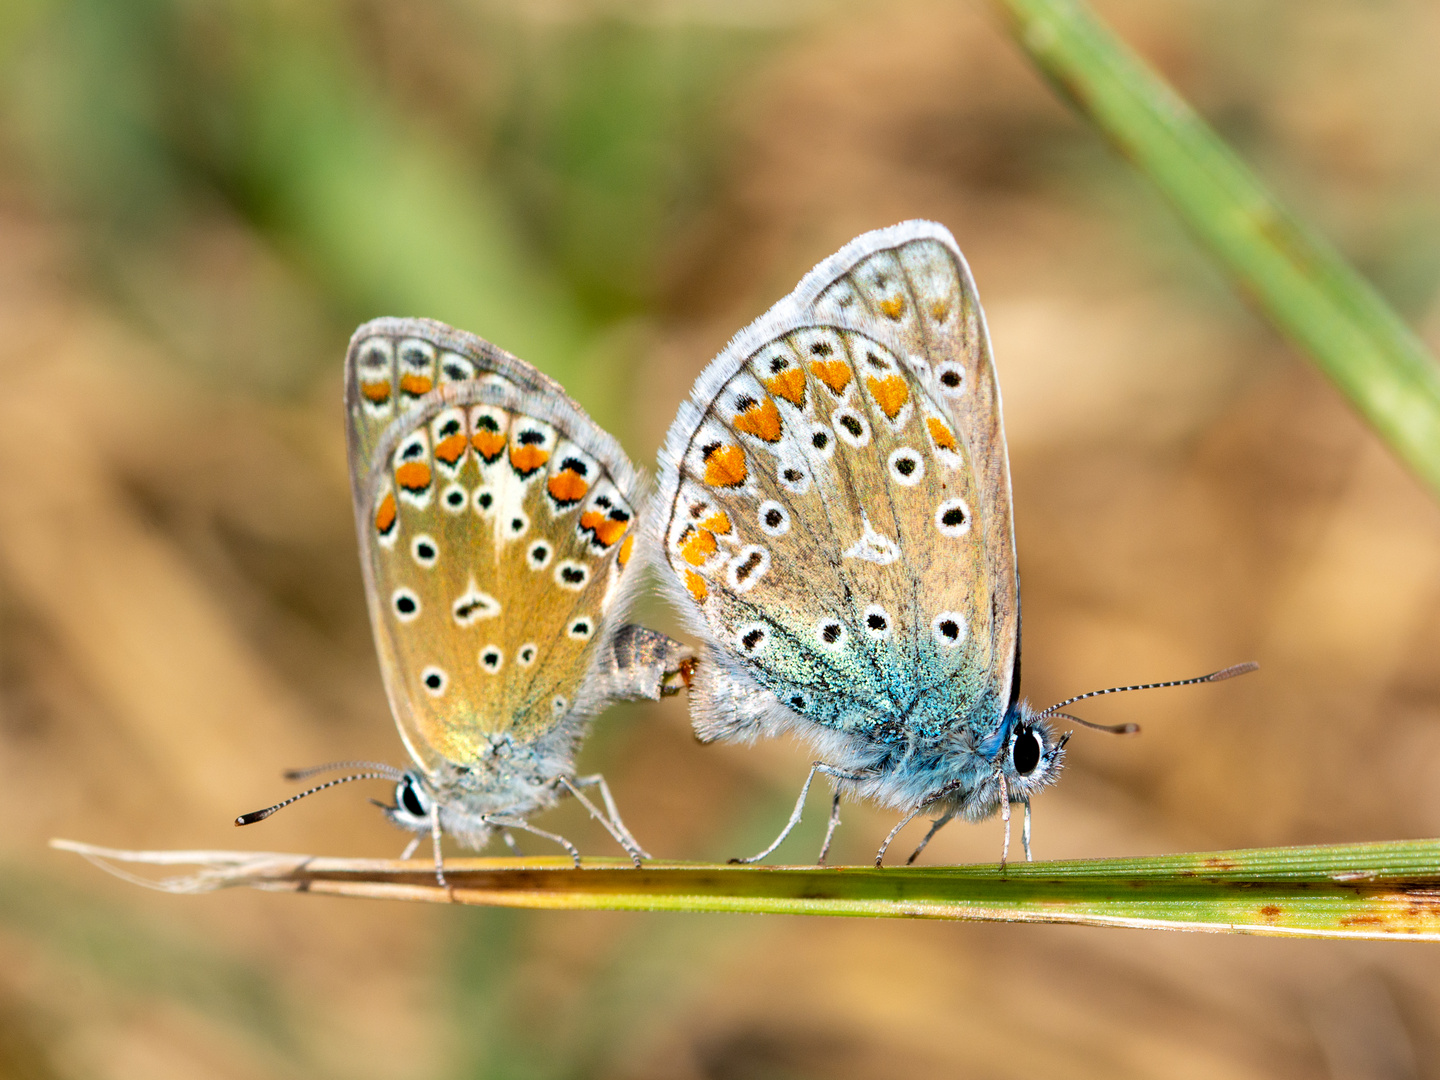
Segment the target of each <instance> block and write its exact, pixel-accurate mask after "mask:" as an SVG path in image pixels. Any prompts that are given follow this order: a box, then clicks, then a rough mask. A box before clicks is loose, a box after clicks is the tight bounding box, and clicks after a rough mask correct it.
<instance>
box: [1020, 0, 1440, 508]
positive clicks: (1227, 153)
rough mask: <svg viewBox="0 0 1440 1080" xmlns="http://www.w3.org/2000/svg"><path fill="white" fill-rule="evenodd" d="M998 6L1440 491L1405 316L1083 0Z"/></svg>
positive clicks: (1436, 393) (1425, 386)
mask: <svg viewBox="0 0 1440 1080" xmlns="http://www.w3.org/2000/svg"><path fill="white" fill-rule="evenodd" d="M994 2H995V3H996V5H997V6H998V8H999V9H1000V10H1001V11H1002V12H1003V13H1004V15H1005V17H1006V19H1007V21H1008V22H1009V24H1010V27H1011V29H1012V31H1013V33H1014V36H1015V38H1016V40H1017V41H1018V42H1019V43H1020V45H1021V46H1022V47H1023V48H1024V49H1025V51H1026V52H1027V53H1028V54H1029V55H1030V58H1031V59H1032V60H1033V61H1034V62H1035V63H1036V64H1037V65H1038V66H1039V68H1040V69H1041V71H1042V72H1044V74H1045V75H1046V76H1048V77H1049V78H1050V80H1051V81H1052V82H1053V83H1054V84H1055V85H1056V86H1057V87H1058V88H1059V90H1060V91H1061V92H1062V93H1063V94H1064V95H1066V96H1067V97H1068V98H1070V100H1071V101H1072V102H1074V104H1075V105H1076V106H1077V107H1078V108H1079V109H1080V111H1081V112H1082V113H1083V114H1084V115H1085V116H1086V117H1087V118H1088V119H1089V120H1090V121H1091V122H1092V123H1093V124H1094V125H1095V126H1096V127H1098V128H1099V129H1100V130H1101V131H1102V132H1103V133H1104V134H1105V135H1106V137H1107V138H1109V140H1110V141H1111V142H1112V143H1113V144H1114V145H1115V146H1116V147H1117V148H1118V149H1119V150H1120V152H1121V153H1122V154H1124V155H1125V156H1126V157H1128V158H1129V159H1130V160H1131V161H1132V162H1133V163H1134V164H1135V165H1136V167H1137V168H1139V170H1140V171H1141V172H1142V173H1144V174H1145V176H1147V177H1148V178H1149V179H1150V180H1151V181H1152V182H1153V183H1154V184H1155V185H1156V187H1158V188H1159V189H1160V191H1161V193H1162V194H1163V195H1164V196H1165V197H1166V198H1167V199H1168V200H1169V201H1170V203H1171V205H1172V206H1173V207H1174V208H1175V209H1176V210H1177V211H1178V212H1179V214H1180V216H1181V217H1182V218H1183V219H1184V221H1185V223H1186V224H1187V225H1188V226H1189V227H1190V229H1191V230H1192V231H1193V232H1194V233H1195V235H1196V236H1198V237H1199V238H1200V240H1201V241H1202V243H1204V245H1205V246H1206V247H1207V248H1208V249H1209V250H1210V252H1211V253H1212V254H1213V255H1214V256H1215V257H1216V258H1217V259H1219V261H1220V263H1221V264H1222V266H1223V267H1224V269H1225V270H1226V272H1227V273H1228V274H1229V275H1230V276H1231V277H1232V278H1233V279H1234V280H1235V281H1236V282H1237V283H1238V284H1239V286H1240V288H1241V289H1242V290H1243V291H1244V292H1245V293H1246V294H1247V295H1248V296H1249V297H1250V298H1251V299H1252V301H1253V302H1254V303H1255V304H1256V305H1257V306H1258V307H1259V308H1260V310H1261V311H1263V312H1264V313H1265V314H1266V315H1267V316H1268V317H1269V318H1270V320H1271V321H1272V322H1273V323H1274V324H1275V325H1276V326H1277V327H1278V328H1279V329H1280V331H1281V332H1282V333H1284V334H1285V335H1286V336H1287V337H1288V338H1290V340H1291V341H1292V342H1294V343H1295V344H1296V345H1297V346H1299V347H1300V348H1301V349H1302V350H1304V351H1305V352H1306V353H1308V354H1309V356H1310V357H1311V358H1312V359H1313V360H1314V361H1315V363H1316V364H1318V365H1319V367H1320V369H1321V370H1322V371H1324V372H1325V374H1326V375H1328V376H1329V378H1330V379H1331V381H1332V382H1334V383H1335V385H1336V386H1338V387H1339V388H1340V390H1341V391H1342V392H1343V393H1344V394H1345V395H1346V396H1347V397H1348V398H1349V399H1350V401H1351V402H1352V403H1353V404H1354V406H1355V407H1356V408H1357V409H1358V410H1359V411H1360V413H1361V415H1362V416H1364V417H1365V418H1366V419H1367V420H1368V421H1369V422H1370V424H1371V425H1372V426H1373V427H1374V428H1375V430H1376V431H1377V432H1379V434H1380V435H1381V437H1382V438H1384V439H1385V440H1386V441H1387V442H1388V443H1389V444H1390V446H1391V448H1392V449H1393V450H1394V451H1395V453H1396V454H1398V455H1399V456H1400V458H1401V459H1402V460H1404V461H1405V462H1406V463H1407V464H1408V465H1409V466H1410V468H1412V469H1413V470H1414V471H1415V473H1416V474H1418V475H1419V476H1420V477H1421V479H1423V480H1424V481H1425V482H1426V483H1427V484H1429V485H1430V487H1431V488H1432V489H1433V490H1435V491H1436V492H1437V493H1440V367H1437V365H1436V363H1435V360H1434V358H1433V357H1432V356H1431V355H1430V353H1429V352H1428V351H1427V350H1426V348H1425V346H1424V345H1423V344H1422V343H1421V342H1420V340H1419V338H1417V337H1416V335H1415V334H1414V333H1413V332H1412V331H1411V330H1410V329H1409V327H1407V326H1406V325H1405V323H1404V321H1403V320H1402V319H1401V318H1400V316H1399V315H1397V314H1396V313H1395V311H1394V310H1393V309H1392V308H1391V307H1390V306H1389V305H1388V304H1387V303H1386V302H1385V301H1384V300H1383V299H1382V298H1381V297H1380V295H1379V294H1378V293H1377V292H1376V291H1375V290H1374V289H1373V288H1372V287H1371V286H1370V285H1369V284H1368V283H1367V282H1366V281H1365V280H1364V279H1363V278H1361V277H1360V275H1359V274H1358V273H1356V272H1355V270H1354V269H1352V268H1351V267H1350V265H1349V264H1348V263H1347V262H1346V261H1345V260H1344V259H1343V258H1342V257H1341V256H1340V255H1339V253H1338V252H1336V251H1335V250H1334V249H1333V248H1332V247H1331V246H1330V245H1329V244H1327V243H1326V242H1325V241H1324V240H1323V239H1321V238H1320V237H1319V236H1318V235H1317V234H1316V233H1314V232H1313V231H1312V230H1310V229H1309V228H1308V227H1307V226H1306V225H1305V224H1304V223H1302V222H1301V221H1299V220H1298V219H1296V218H1295V217H1294V216H1293V215H1291V214H1290V213H1289V212H1288V211H1286V210H1285V208H1284V207H1282V206H1281V205H1280V203H1279V201H1278V200H1277V199H1276V198H1275V197H1274V196H1273V195H1272V194H1271V193H1270V192H1269V191H1267V190H1266V188H1265V187H1264V185H1262V184H1261V183H1260V181H1259V180H1258V179H1257V178H1256V177H1255V175H1254V174H1253V173H1252V172H1251V171H1250V170H1249V169H1248V168H1247V167H1246V166H1245V165H1244V163H1242V162H1241V161H1240V159H1239V158H1238V157H1237V156H1236V155H1235V154H1234V153H1232V152H1231V150H1230V149H1229V147H1227V146H1226V145H1225V143H1224V142H1223V141H1221V139H1220V138H1219V137H1218V136H1217V135H1216V134H1215V132H1214V131H1212V130H1211V129H1210V127H1209V126H1208V125H1207V124H1206V123H1205V122H1204V121H1203V120H1202V119H1201V118H1200V117H1199V116H1198V115H1197V114H1196V113H1195V111H1194V110H1193V109H1192V108H1191V107H1190V106H1189V105H1188V104H1187V103H1186V102H1185V101H1184V99H1183V98H1181V97H1180V95H1179V94H1177V93H1176V92H1175V90H1174V89H1173V88H1172V87H1170V86H1169V85H1168V84H1167V83H1166V82H1165V81H1164V80H1163V79H1161V78H1160V76H1159V75H1158V74H1157V73H1156V72H1155V71H1154V70H1153V69H1151V68H1150V67H1149V66H1148V65H1146V64H1145V63H1144V62H1143V61H1142V60H1141V59H1140V58H1139V57H1137V56H1136V55H1135V54H1134V53H1133V52H1131V51H1130V50H1129V49H1128V48H1127V47H1126V46H1125V44H1124V43H1123V42H1122V41H1120V40H1119V38H1117V37H1116V35H1115V34H1114V33H1113V32H1111V30H1110V29H1109V28H1108V27H1107V26H1106V25H1105V24H1104V23H1103V22H1101V21H1100V20H1099V19H1098V18H1096V16H1095V15H1094V14H1093V13H1092V12H1091V11H1090V9H1089V8H1088V7H1086V6H1085V5H1084V4H1083V3H1081V2H1080V0H994Z"/></svg>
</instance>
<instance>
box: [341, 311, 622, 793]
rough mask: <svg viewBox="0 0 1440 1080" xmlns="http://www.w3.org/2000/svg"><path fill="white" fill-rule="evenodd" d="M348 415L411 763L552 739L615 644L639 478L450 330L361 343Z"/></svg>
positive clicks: (573, 413) (543, 389)
mask: <svg viewBox="0 0 1440 1080" xmlns="http://www.w3.org/2000/svg"><path fill="white" fill-rule="evenodd" d="M407 353H408V354H409V355H410V356H411V357H412V362H411V363H410V365H409V367H408V368H407V367H406V366H405V357H406V355H407ZM427 357H428V360H429V367H428V368H426V367H424V366H423V364H422V361H424V360H425V359H426V358H427ZM382 359H383V360H388V361H389V362H390V363H391V364H392V365H393V367H392V368H391V369H390V372H389V378H390V385H391V386H392V387H394V388H395V389H394V391H393V400H392V401H390V402H389V403H388V405H386V406H384V409H388V412H387V411H383V410H382V408H381V407H380V406H377V404H376V402H377V399H379V397H380V396H381V395H380V392H379V390H378V387H379V386H380V384H381V383H382V381H383V378H382V377H383V376H384V375H385V372H384V370H383V364H382V362H381V361H382ZM426 378H429V379H430V380H431V381H430V384H429V385H428V386H427V385H426V383H425V381H424V380H425V379H426ZM407 379H408V380H409V381H408V383H407ZM547 384H548V385H547ZM407 398H408V399H410V400H407ZM347 402H348V404H349V413H350V436H351V442H350V446H351V454H352V461H351V464H352V477H353V479H354V483H355V491H356V508H357V526H358V528H359V531H360V535H361V547H362V560H363V565H364V570H365V575H366V580H367V585H368V594H369V601H370V609H371V618H372V622H373V625H374V628H375V637H376V643H377V646H378V649H379V652H380V657H381V668H382V671H383V672H384V673H385V677H386V683H387V686H386V688H387V691H388V693H389V697H390V701H391V705H392V708H393V709H394V712H395V715H396V718H397V722H398V723H399V725H400V729H401V732H402V734H403V735H404V737H405V739H406V742H407V745H408V746H409V748H410V751H411V754H412V756H414V757H415V758H416V760H417V761H418V762H419V763H420V764H421V765H424V766H426V767H427V768H433V767H434V766H435V765H436V764H437V762H438V761H439V760H441V759H443V760H446V761H449V762H451V763H453V764H457V765H466V764H469V763H471V762H473V761H475V760H477V759H478V758H479V757H481V756H483V753H484V749H485V744H486V742H487V740H488V737H490V736H492V735H496V734H499V733H507V734H508V735H510V736H511V737H512V738H517V739H521V740H524V739H529V738H533V737H535V736H536V735H538V734H540V733H542V732H544V731H547V730H549V729H550V728H551V727H553V726H554V725H555V724H556V723H558V722H559V721H560V720H561V719H563V718H564V717H565V716H566V715H567V714H568V713H569V712H570V711H571V709H572V708H574V707H575V706H576V704H577V701H578V700H579V699H580V698H581V697H582V693H583V684H584V682H585V679H586V676H587V673H588V672H589V670H590V667H591V664H592V661H593V660H594V657H595V655H596V652H597V649H598V648H600V646H601V645H602V643H603V641H604V640H605V638H606V634H607V632H608V630H609V628H610V625H611V623H610V621H609V620H607V615H608V614H610V612H611V609H612V608H613V607H614V601H615V600H616V598H617V595H618V592H619V589H620V582H621V578H622V576H623V574H624V567H625V564H626V563H627V561H628V557H629V554H630V549H631V547H632V544H633V541H632V535H631V534H632V531H633V528H632V527H633V520H632V518H633V514H634V507H635V504H636V501H637V499H638V490H637V489H638V485H639V480H638V477H637V476H636V474H635V473H634V472H633V470H632V469H631V468H630V466H629V463H628V461H627V460H626V459H625V457H624V455H623V453H622V452H621V451H620V449H619V447H618V446H617V445H616V444H615V443H614V442H613V440H611V439H610V438H609V437H608V436H606V435H605V434H604V433H603V432H601V431H600V429H599V428H597V427H596V426H595V425H594V424H593V422H592V421H590V420H589V419H588V417H586V416H585V415H584V413H583V412H581V411H580V410H579V408H578V407H577V406H574V405H573V403H571V402H570V401H569V399H568V398H566V397H565V396H564V394H563V392H562V391H560V389H559V387H558V386H555V385H554V384H553V383H549V380H546V379H544V377H543V376H541V375H539V373H538V372H535V371H534V370H533V369H532V368H529V366H528V365H524V364H522V363H521V362H520V361H519V360H516V359H515V358H513V357H510V356H509V355H508V354H505V353H503V352H501V351H500V350H498V349H495V348H494V347H493V346H490V345H489V344H488V343H485V342H482V341H480V340H479V339H477V338H472V337H470V336H469V335H464V334H461V333H459V332H458V331H454V330H451V329H449V328H448V327H442V326H440V325H439V324H432V323H428V322H424V321H421V320H381V321H378V322H376V323H372V324H369V325H368V326H367V327H362V329H361V331H360V332H358V333H357V335H356V339H355V342H354V343H353V344H352V347H351V351H350V363H349V364H348V365H347ZM537 413H544V415H536V414H537Z"/></svg>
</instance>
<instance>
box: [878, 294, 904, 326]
mask: <svg viewBox="0 0 1440 1080" xmlns="http://www.w3.org/2000/svg"><path fill="white" fill-rule="evenodd" d="M904 312H905V300H904V298H903V297H899V296H896V297H894V298H892V299H890V300H881V301H880V313H881V314H882V315H884V316H885V317H886V318H888V319H894V320H895V321H896V322H899V321H900V316H901V315H902V314H904Z"/></svg>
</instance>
